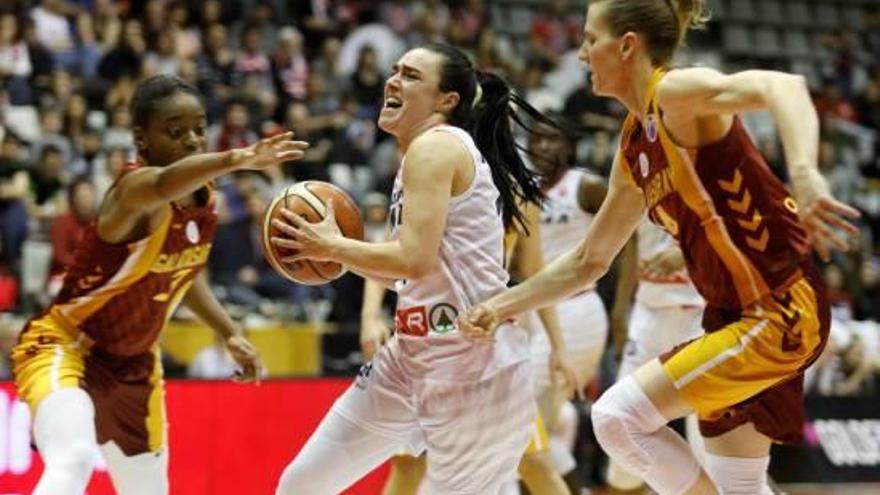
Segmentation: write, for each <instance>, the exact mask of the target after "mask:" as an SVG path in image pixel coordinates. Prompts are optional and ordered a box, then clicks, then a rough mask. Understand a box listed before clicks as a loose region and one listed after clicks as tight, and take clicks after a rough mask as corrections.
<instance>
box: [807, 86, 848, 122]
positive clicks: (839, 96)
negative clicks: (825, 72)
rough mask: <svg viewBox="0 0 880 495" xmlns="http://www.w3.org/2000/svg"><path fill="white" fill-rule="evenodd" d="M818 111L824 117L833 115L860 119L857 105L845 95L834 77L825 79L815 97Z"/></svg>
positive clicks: (846, 118)
mask: <svg viewBox="0 0 880 495" xmlns="http://www.w3.org/2000/svg"><path fill="white" fill-rule="evenodd" d="M813 103H814V104H815V105H816V111H817V112H819V115H820V116H822V117H827V116H833V117H837V118H840V119H844V120H849V121H851V122H857V121H858V114H857V113H856V109H855V106H854V105H853V104H852V103H851V102H850V101H849V100H847V99H845V98H844V97H843V92H842V91H841V89H840V86H838V85H837V83H836V82H835V81H834V80H833V79H828V80H826V81H825V84H824V86H823V87H822V91H821V93H819V95H818V96H817V97H816V98H815V100H814V102H813Z"/></svg>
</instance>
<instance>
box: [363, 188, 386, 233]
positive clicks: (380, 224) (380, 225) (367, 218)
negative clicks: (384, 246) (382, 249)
mask: <svg viewBox="0 0 880 495" xmlns="http://www.w3.org/2000/svg"><path fill="white" fill-rule="evenodd" d="M361 203H362V205H361V206H362V207H363V209H364V240H365V241H367V242H384V241H385V237H386V236H385V230H386V228H387V223H388V196H386V195H385V194H383V193H380V192H371V193H369V194H367V195H366V196H364V200H363V201H362V202H361Z"/></svg>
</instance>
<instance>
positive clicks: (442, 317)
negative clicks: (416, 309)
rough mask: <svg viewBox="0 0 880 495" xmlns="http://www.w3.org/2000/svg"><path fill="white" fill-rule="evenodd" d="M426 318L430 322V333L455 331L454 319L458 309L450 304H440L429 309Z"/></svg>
mask: <svg viewBox="0 0 880 495" xmlns="http://www.w3.org/2000/svg"><path fill="white" fill-rule="evenodd" d="M428 317H429V320H430V321H431V330H432V331H434V332H437V333H449V332H451V331H453V330H455V318H456V317H458V308H456V307H455V306H453V305H451V304H446V303H440V304H437V305H435V306H434V307H433V308H431V312H430V313H429V314H428Z"/></svg>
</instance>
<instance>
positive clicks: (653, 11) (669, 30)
mask: <svg viewBox="0 0 880 495" xmlns="http://www.w3.org/2000/svg"><path fill="white" fill-rule="evenodd" d="M599 3H601V4H602V6H603V7H604V9H603V10H604V11H603V17H604V19H605V22H606V23H607V24H608V26H609V27H610V28H611V31H612V32H613V33H614V34H615V35H616V36H622V35H624V34H625V33H628V32H634V33H637V34H639V35H640V36H641V37H642V39H644V40H645V44H646V46H647V49H648V55H649V56H650V57H651V62H653V63H654V65H661V66H662V65H668V64H669V63H670V62H671V61H672V58H673V56H674V55H675V52H676V50H678V48H679V47H680V46H681V44H682V43H683V42H684V38H685V36H686V35H687V32H688V31H689V30H690V29H701V28H703V27H705V25H706V22H707V21H708V20H709V12H708V10H707V9H706V5H705V3H704V0H600V2H599Z"/></svg>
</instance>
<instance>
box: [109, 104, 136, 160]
mask: <svg viewBox="0 0 880 495" xmlns="http://www.w3.org/2000/svg"><path fill="white" fill-rule="evenodd" d="M104 148H108V149H109V148H129V149H134V137H133V136H132V134H131V110H130V109H129V108H128V104H127V102H125V103H124V102H120V103H119V104H117V105H116V106H115V107H113V109H112V110H111V111H110V125H109V126H108V127H107V130H106V131H104Z"/></svg>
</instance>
